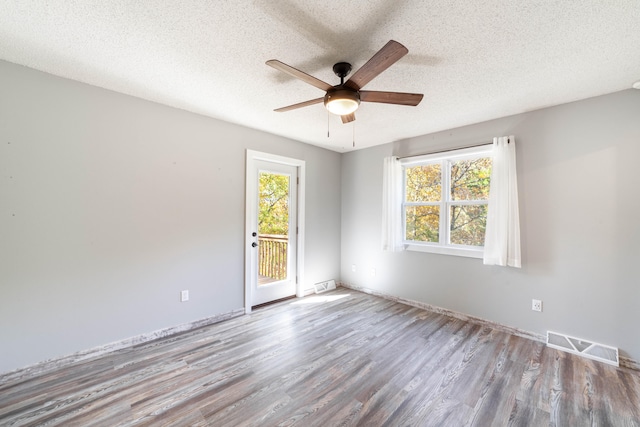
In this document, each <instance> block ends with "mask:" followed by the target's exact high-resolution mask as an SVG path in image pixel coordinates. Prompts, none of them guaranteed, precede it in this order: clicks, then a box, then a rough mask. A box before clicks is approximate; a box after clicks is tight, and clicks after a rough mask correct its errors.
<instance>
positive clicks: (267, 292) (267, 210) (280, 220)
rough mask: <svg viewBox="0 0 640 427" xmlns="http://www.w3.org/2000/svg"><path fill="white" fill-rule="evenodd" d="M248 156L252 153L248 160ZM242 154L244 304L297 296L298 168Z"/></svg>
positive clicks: (247, 305) (274, 159) (250, 305)
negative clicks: (245, 238) (244, 158)
mask: <svg viewBox="0 0 640 427" xmlns="http://www.w3.org/2000/svg"><path fill="white" fill-rule="evenodd" d="M250 154H254V156H252V157H251V158H250ZM291 163H292V162H289V163H286V162H283V160H282V158H277V156H268V155H267V156H265V155H263V156H256V155H255V152H250V151H248V154H247V234H248V241H247V243H248V244H249V245H248V246H249V253H248V254H247V256H246V258H247V259H246V261H245V262H247V263H248V264H249V266H248V267H247V268H246V271H247V280H246V281H247V283H246V284H245V289H246V292H247V294H248V295H247V302H246V304H245V305H246V308H247V309H249V310H250V307H253V306H256V305H259V304H264V303H267V302H270V301H274V300H278V299H281V298H285V297H289V296H293V295H296V294H298V286H297V285H298V277H299V274H298V271H297V270H298V252H299V251H298V245H299V235H298V233H297V232H298V230H299V223H298V213H299V205H298V203H299V194H298V186H299V185H298V183H299V170H300V168H299V166H297V165H295V164H291Z"/></svg>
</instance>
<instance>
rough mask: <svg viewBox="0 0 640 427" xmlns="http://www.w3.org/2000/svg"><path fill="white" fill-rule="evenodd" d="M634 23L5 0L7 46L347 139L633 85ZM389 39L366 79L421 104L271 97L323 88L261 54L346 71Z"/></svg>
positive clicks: (459, 9)
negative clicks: (380, 67)
mask: <svg viewBox="0 0 640 427" xmlns="http://www.w3.org/2000/svg"><path fill="white" fill-rule="evenodd" d="M639 23H640V1H638V0H609V1H603V0H579V1H572V0H563V1H558V0H537V1H536V0H530V1H527V0H521V1H517V0H483V1H462V0H461V1H454V0H415V1H390V0H367V1H340V2H338V1H312V0H254V1H243V0H237V1H222V0H220V1H217V0H216V1H213V0H206V1H205V0H201V1H196V0H181V1H180V2H166V1H157V0H153V1H149V0H145V1H129V0H85V1H83V0H54V1H45V0H40V1H38V0H35V1H24V0H0V58H1V59H4V60H7V61H9V62H13V63H17V64H22V65H25V66H28V67H31V68H35V69H37V70H42V71H45V72H48V73H51V74H55V75H58V76H62V77H67V78H70V79H74V80H78V81H81V82H85V83H89V84H92V85H95V86H100V87H103V88H107V89H111V90H114V91H118V92H122V93H126V94H130V95H134V96H137V97H140V98H144V99H148V100H152V101H156V102H159V103H162V104H167V105H171V106H174V107H178V108H182V109H185V110H188V111H193V112H196V113H200V114H203V115H206V116H210V117H215V118H218V119H222V120H226V121H229V122H234V123H239V124H242V125H245V126H248V127H252V128H256V129H261V130H264V131H267V132H271V133H274V134H279V135H283V136H286V137H289V138H292V139H295V140H299V141H302V142H306V143H311V144H314V145H318V146H322V147H325V148H329V149H332V150H335V151H339V152H344V151H349V150H352V149H353V148H352V141H353V138H354V135H355V143H356V149H358V148H364V147H369V146H373V145H378V144H383V143H387V142H392V141H396V140H399V139H403V138H408V137H411V136H417V135H422V134H427V133H431V132H435V131H440V130H444V129H449V128H453V127H458V126H462V125H467V124H471V123H477V122H480V121H485V120H489V119H493V118H498V117H503V116H507V115H512V114H517V113H521V112H524V111H530V110H534V109H538V108H542V107H547V106H551V105H557V104H562V103H566V102H571V101H575V100H579V99H584V98H588V97H592V96H597V95H602V94H606V93H611V92H616V91H619V90H624V89H628V88H630V87H631V85H632V84H633V83H634V82H635V81H637V80H640V30H639V28H640V24H639ZM390 39H393V40H397V41H399V42H400V43H402V44H404V45H405V46H406V47H407V48H408V49H409V54H408V55H407V56H405V57H404V58H402V59H401V60H400V61H398V62H397V63H396V64H394V65H393V66H392V67H391V68H389V69H388V70H387V71H385V72H384V73H383V74H381V75H380V76H378V77H377V78H376V79H374V80H373V81H372V82H371V83H369V84H368V85H367V86H366V89H368V90H385V91H387V90H388V91H401V92H418V93H424V94H425V97H424V99H423V101H422V103H421V104H420V105H419V106H418V107H405V106H393V105H383V104H373V103H364V104H362V105H361V107H360V109H359V110H358V111H357V112H356V116H357V120H356V122H355V127H354V125H353V124H347V125H343V124H342V123H341V121H340V118H339V117H337V116H331V117H329V119H328V113H327V112H326V110H325V109H324V107H323V106H322V104H318V105H313V106H309V107H306V108H304V109H299V110H295V111H291V112H286V113H275V112H273V109H274V108H278V107H283V106H286V105H289V104H294V103H297V102H301V101H305V100H308V99H312V98H318V97H321V96H323V94H324V93H323V92H322V91H320V90H319V89H317V88H315V87H313V86H310V85H308V84H306V83H304V82H302V81H300V80H296V79H294V78H291V77H289V76H287V75H285V74H283V73H281V72H278V71H276V70H274V69H272V68H270V67H268V66H266V65H265V61H267V60H269V59H279V60H281V61H282V62H285V63H287V64H289V65H292V66H294V67H296V68H299V69H301V70H303V71H305V72H307V73H309V74H312V75H313V76H315V77H318V78H319V79H321V80H324V81H326V82H328V83H330V84H337V83H339V81H338V78H337V77H336V76H335V75H334V74H333V72H332V71H331V66H332V65H333V64H334V63H335V62H338V61H348V62H351V63H352V64H353V66H354V70H356V69H358V68H359V67H360V66H362V65H363V64H364V63H365V62H366V61H367V60H368V59H369V58H370V57H371V56H372V55H373V54H374V53H375V52H376V51H377V50H378V49H380V48H381V47H382V46H383V45H384V44H385V43H386V42H388V41H389V40H390ZM328 126H329V128H330V137H329V138H328V137H327V127H328Z"/></svg>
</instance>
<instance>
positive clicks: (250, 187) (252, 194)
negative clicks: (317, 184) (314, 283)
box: [244, 149, 305, 313]
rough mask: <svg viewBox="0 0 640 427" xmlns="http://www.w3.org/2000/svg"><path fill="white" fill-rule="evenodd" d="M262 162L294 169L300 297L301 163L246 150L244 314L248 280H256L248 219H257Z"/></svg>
mask: <svg viewBox="0 0 640 427" xmlns="http://www.w3.org/2000/svg"><path fill="white" fill-rule="evenodd" d="M257 160H262V161H266V162H271V163H280V164H284V165H289V166H294V167H296V168H297V169H298V212H297V220H298V234H297V242H296V243H297V244H296V272H297V274H296V296H297V297H298V298H301V297H303V296H304V286H303V284H304V206H305V203H304V202H305V194H304V191H305V161H304V160H299V159H294V158H291V157H284V156H279V155H276V154H270V153H263V152H260V151H254V150H249V149H247V158H246V181H245V231H244V235H245V242H244V244H245V245H244V248H245V249H244V311H245V313H251V307H252V305H251V292H252V290H251V278H252V277H256V278H257V277H258V276H257V275H258V272H257V264H258V263H257V257H258V251H256V250H255V249H254V248H252V247H251V244H252V243H253V242H255V238H254V237H253V236H251V233H252V232H253V231H256V226H255V224H254V223H253V221H252V219H253V218H257V215H258V212H257V210H258V206H257V203H256V202H257V199H256V195H257V194H258V174H257V167H256V164H255V162H256V161H257Z"/></svg>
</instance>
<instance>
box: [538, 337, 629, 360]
mask: <svg viewBox="0 0 640 427" xmlns="http://www.w3.org/2000/svg"><path fill="white" fill-rule="evenodd" d="M547 346H549V347H552V348H556V349H558V350H563V351H567V352H569V353H573V354H577V355H579V356H582V357H586V358H588V359H593V360H597V361H600V362H604V363H608V364H609V365H613V366H619V365H620V361H619V359H618V349H617V348H615V347H610V346H608V345H604V344H598V343H595V342H592V341H589V340H585V339H582V338H575V337H570V336H568V335H564V334H559V333H557V332H551V331H547Z"/></svg>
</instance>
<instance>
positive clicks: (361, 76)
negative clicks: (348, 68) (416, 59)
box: [344, 40, 409, 90]
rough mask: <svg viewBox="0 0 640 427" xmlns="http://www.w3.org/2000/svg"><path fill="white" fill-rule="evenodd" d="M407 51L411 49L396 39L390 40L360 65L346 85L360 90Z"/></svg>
mask: <svg viewBox="0 0 640 427" xmlns="http://www.w3.org/2000/svg"><path fill="white" fill-rule="evenodd" d="M407 53H409V50H408V49H407V48H406V47H404V46H403V45H402V44H400V43H398V42H397V41H395V40H389V43H387V44H386V45H384V46H383V48H382V49H380V50H379V51H378V52H377V53H376V54H375V55H373V57H371V59H370V60H369V61H367V63H366V64H364V65H363V66H362V67H360V69H359V70H358V71H356V72H355V74H354V75H352V76H351V78H350V79H349V80H348V81H347V82H346V83H345V84H344V85H345V86H347V87H349V88H351V89H355V90H360V89H361V88H363V87H364V85H366V84H367V83H369V82H370V81H371V80H373V79H374V78H376V77H377V76H378V75H379V74H380V73H382V72H383V71H384V70H386V69H387V68H389V67H390V66H392V65H393V64H394V63H395V62H396V61H398V60H399V59H400V58H402V57H403V56H405V55H406V54H407Z"/></svg>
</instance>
